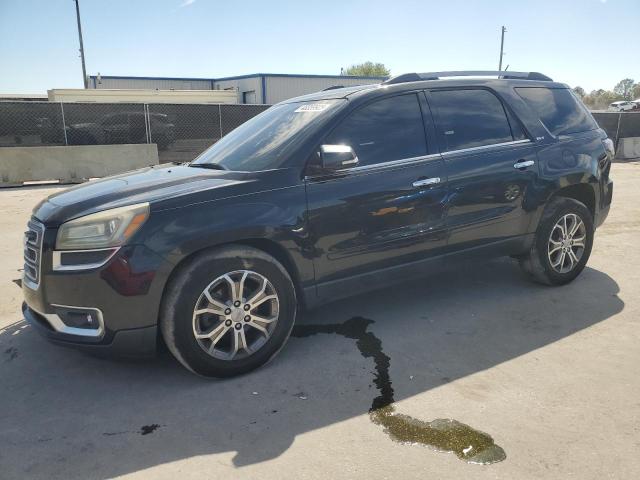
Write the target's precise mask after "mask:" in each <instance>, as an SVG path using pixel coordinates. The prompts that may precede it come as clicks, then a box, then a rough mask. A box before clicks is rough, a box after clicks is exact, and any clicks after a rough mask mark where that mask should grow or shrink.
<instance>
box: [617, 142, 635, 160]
mask: <svg viewBox="0 0 640 480" xmlns="http://www.w3.org/2000/svg"><path fill="white" fill-rule="evenodd" d="M616 158H619V159H622V160H630V159H632V158H640V137H627V138H621V139H620V140H618V149H617V151H616Z"/></svg>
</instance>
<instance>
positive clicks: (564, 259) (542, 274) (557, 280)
mask: <svg viewBox="0 0 640 480" xmlns="http://www.w3.org/2000/svg"><path fill="white" fill-rule="evenodd" d="M593 235H594V226H593V218H592V215H591V212H589V209H587V207H586V206H585V205H584V204H583V203H581V202H578V201H577V200H574V199H572V198H565V197H557V198H554V199H553V200H551V202H549V204H548V205H547V207H546V208H545V211H544V214H543V216H542V219H541V220H540V224H539V226H538V230H537V231H536V238H535V241H534V244H533V246H532V248H531V250H530V251H529V252H528V253H527V254H526V255H524V256H523V257H521V258H520V266H521V267H522V268H523V270H524V271H525V272H527V273H528V274H529V275H530V276H531V277H532V278H533V279H534V280H536V281H537V282H540V283H544V284H546V285H564V284H566V283H569V282H571V281H572V280H573V279H574V278H576V277H577V276H578V275H579V274H580V272H582V270H583V269H584V267H585V265H586V264H587V260H588V259H589V256H590V255H591V247H592V246H593Z"/></svg>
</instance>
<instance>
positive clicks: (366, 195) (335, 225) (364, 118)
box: [306, 93, 446, 283]
mask: <svg viewBox="0 0 640 480" xmlns="http://www.w3.org/2000/svg"><path fill="white" fill-rule="evenodd" d="M426 108H427V106H426V102H425V98H424V96H423V95H422V93H420V94H419V95H418V93H408V94H402V95H396V96H391V97H384V98H382V99H377V100H374V101H372V102H370V103H368V104H366V105H364V106H362V107H360V108H358V109H356V110H354V111H353V112H351V113H350V114H349V115H348V116H347V117H346V118H345V119H344V120H342V121H341V122H340V123H339V124H338V125H337V126H336V127H335V128H334V130H333V131H332V132H331V133H329V134H328V136H327V137H326V138H325V139H324V141H323V142H322V143H323V144H334V145H349V146H351V147H352V148H353V149H354V150H355V152H356V155H357V156H358V159H359V161H360V163H359V165H358V166H357V167H353V168H350V169H345V170H340V171H339V172H333V173H327V174H317V175H314V176H310V177H307V179H306V188H307V198H308V212H309V224H310V227H311V235H312V244H313V246H314V247H313V250H314V266H315V271H316V280H317V282H319V283H323V282H329V281H332V280H337V279H341V278H345V277H350V276H355V275H358V274H360V273H365V272H370V271H372V270H376V269H380V268H384V267H389V266H394V265H398V264H401V263H404V262H408V261H411V260H414V259H418V258H424V257H426V256H429V255H433V254H435V253H436V252H437V251H438V250H439V249H442V248H443V247H444V246H445V241H446V238H445V218H444V212H445V201H446V176H445V172H444V167H443V161H442V158H441V156H440V155H439V154H438V153H437V149H436V147H435V145H434V143H435V141H434V140H435V139H434V137H435V133H434V131H433V126H432V124H430V123H429V124H428V125H427V127H428V128H427V130H426V131H425V125H424V123H423V118H422V112H423V110H424V109H426ZM429 128H430V129H429ZM428 137H429V138H430V140H431V141H430V142H427V139H428Z"/></svg>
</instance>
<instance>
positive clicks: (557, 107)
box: [516, 87, 598, 135]
mask: <svg viewBox="0 0 640 480" xmlns="http://www.w3.org/2000/svg"><path fill="white" fill-rule="evenodd" d="M516 92H517V93H518V95H520V96H521V97H522V99H523V100H524V101H525V103H526V104H527V105H529V107H531V108H532V109H533V111H534V112H535V113H536V114H537V115H538V117H539V118H540V121H541V122H542V123H543V124H544V126H545V127H547V130H549V131H550V132H551V133H552V134H553V135H567V134H569V133H578V132H586V131H588V130H595V129H597V128H598V124H597V123H596V122H595V120H594V119H593V117H591V115H590V114H589V112H588V111H587V109H586V108H585V107H584V105H582V104H581V102H579V101H578V99H577V98H576V97H575V96H574V95H573V93H572V92H571V90H569V89H568V88H546V87H526V88H525V87H521V88H516Z"/></svg>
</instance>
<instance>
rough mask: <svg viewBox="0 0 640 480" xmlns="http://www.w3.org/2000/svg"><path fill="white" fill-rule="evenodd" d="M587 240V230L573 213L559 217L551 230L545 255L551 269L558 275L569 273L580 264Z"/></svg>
mask: <svg viewBox="0 0 640 480" xmlns="http://www.w3.org/2000/svg"><path fill="white" fill-rule="evenodd" d="M586 240H587V229H586V227H585V225H584V222H583V221H582V219H581V218H580V217H579V216H578V215H577V214H575V213H567V214H566V215H563V216H562V217H560V219H559V220H558V221H557V222H556V224H555V225H554V226H553V228H552V229H551V234H550V235H549V242H548V248H547V254H548V256H549V263H550V264H551V267H552V268H553V269H554V270H555V271H556V272H558V273H569V272H570V271H571V270H573V269H574V268H575V267H576V265H578V263H579V262H580V259H581V258H582V255H583V254H584V249H585V245H586Z"/></svg>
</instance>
